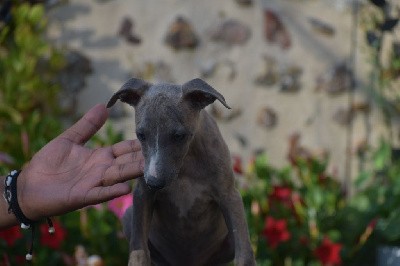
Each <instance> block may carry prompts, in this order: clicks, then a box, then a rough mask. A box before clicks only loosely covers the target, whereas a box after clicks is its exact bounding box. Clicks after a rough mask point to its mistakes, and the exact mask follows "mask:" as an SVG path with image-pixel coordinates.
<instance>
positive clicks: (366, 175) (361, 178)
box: [354, 171, 372, 188]
mask: <svg viewBox="0 0 400 266" xmlns="http://www.w3.org/2000/svg"><path fill="white" fill-rule="evenodd" d="M371 177H372V174H371V173H370V172H367V171H363V172H361V173H360V174H359V175H358V176H357V178H356V180H355V181H354V185H355V187H356V188H360V187H362V186H363V185H365V183H366V182H367V181H369V180H370V179H371Z"/></svg>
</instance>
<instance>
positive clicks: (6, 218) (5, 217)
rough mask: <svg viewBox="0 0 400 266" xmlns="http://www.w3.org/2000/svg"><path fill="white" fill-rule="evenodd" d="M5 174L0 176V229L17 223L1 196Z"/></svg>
mask: <svg viewBox="0 0 400 266" xmlns="http://www.w3.org/2000/svg"><path fill="white" fill-rule="evenodd" d="M5 179H6V177H5V176H0V192H1V196H0V197H1V198H0V229H1V228H7V227H10V226H13V225H18V220H17V217H15V215H14V214H13V213H12V212H11V213H9V212H8V204H7V201H6V200H5V198H4V197H3V195H4V191H5V185H4V181H5Z"/></svg>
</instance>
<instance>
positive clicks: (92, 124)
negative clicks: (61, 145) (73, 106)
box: [61, 104, 108, 144]
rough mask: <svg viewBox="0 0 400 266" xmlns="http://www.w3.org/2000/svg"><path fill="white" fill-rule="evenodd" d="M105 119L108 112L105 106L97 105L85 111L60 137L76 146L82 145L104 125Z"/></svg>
mask: <svg viewBox="0 0 400 266" xmlns="http://www.w3.org/2000/svg"><path fill="white" fill-rule="evenodd" d="M107 117H108V112H107V108H106V107H105V105H104V104H97V105H95V106H94V107H92V108H91V109H90V110H89V111H87V113H86V114H85V115H84V116H83V117H82V118H81V119H80V120H79V121H78V122H76V123H75V124H74V125H73V126H71V127H70V128H68V129H67V130H66V131H65V132H64V133H62V134H61V137H64V138H66V139H69V140H70V141H72V142H74V143H76V144H84V143H86V141H88V140H89V139H90V138H91V137H92V136H93V135H94V134H95V133H96V132H97V131H98V130H99V129H100V128H101V127H102V126H103V125H104V123H105V122H106V120H107Z"/></svg>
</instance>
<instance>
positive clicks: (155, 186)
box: [146, 176, 165, 190]
mask: <svg viewBox="0 0 400 266" xmlns="http://www.w3.org/2000/svg"><path fill="white" fill-rule="evenodd" d="M146 184H147V185H148V186H149V188H151V189H152V190H159V189H162V188H163V187H164V186H165V180H164V179H161V178H155V177H154V176H149V178H148V179H147V180H146Z"/></svg>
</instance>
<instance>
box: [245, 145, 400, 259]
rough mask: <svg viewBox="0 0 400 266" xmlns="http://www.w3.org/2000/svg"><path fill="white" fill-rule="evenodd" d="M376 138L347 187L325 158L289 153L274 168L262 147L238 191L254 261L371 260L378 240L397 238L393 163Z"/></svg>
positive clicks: (399, 214)
mask: <svg viewBox="0 0 400 266" xmlns="http://www.w3.org/2000/svg"><path fill="white" fill-rule="evenodd" d="M396 152H397V151H395V152H394V153H393V151H392V149H391V148H390V145H389V144H388V143H387V142H385V141H383V140H382V141H381V143H380V145H379V147H378V148H377V149H376V150H374V151H370V152H368V157H367V161H368V162H369V164H368V165H370V169H368V170H365V171H364V172H362V173H360V174H359V175H358V176H357V177H356V178H355V179H354V187H356V188H357V191H356V192H355V193H354V195H353V196H352V197H350V198H349V199H346V198H345V197H344V196H345V194H346V191H344V190H343V189H342V187H343V186H342V185H341V184H340V183H339V182H338V181H337V180H338V177H332V176H331V175H329V174H328V173H327V171H326V166H327V160H326V159H318V158H317V157H315V156H312V155H311V154H310V153H307V152H306V153H304V152H303V153H299V152H294V153H293V152H292V153H291V154H289V155H290V156H289V157H290V161H291V164H290V165H289V166H286V167H284V168H282V169H276V168H274V167H272V166H271V165H270V164H269V163H268V159H267V156H266V155H265V154H263V155H258V156H257V157H256V158H255V160H253V161H252V162H251V163H250V167H249V168H248V171H247V172H246V173H245V178H246V185H245V186H244V188H243V189H242V196H243V200H244V204H245V208H246V214H247V219H248V223H249V228H250V236H251V240H252V243H253V245H254V250H255V253H256V258H257V261H258V263H259V265H339V264H343V265H375V264H374V260H375V254H376V248H377V247H378V246H379V245H399V244H400V229H399V227H398V224H399V223H400V211H399V210H400V181H399V178H398V176H400V164H399V159H398V158H396V157H397V156H393V154H395V155H396Z"/></svg>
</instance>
